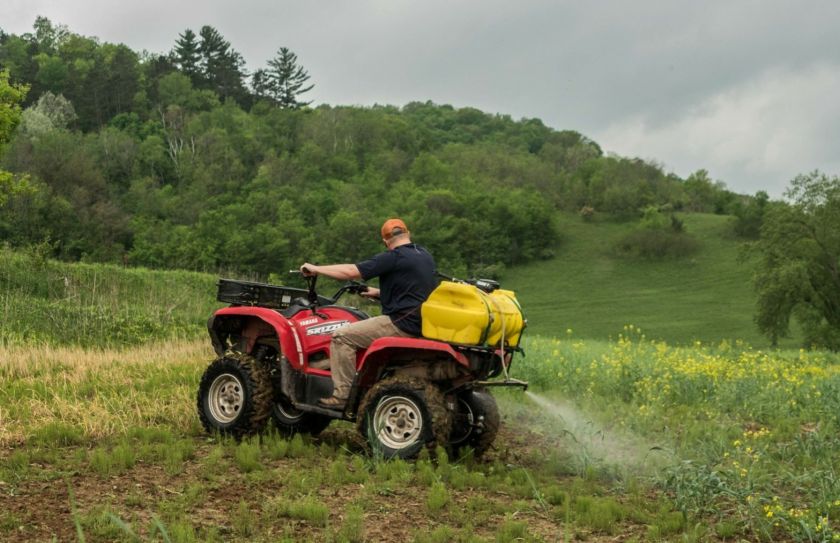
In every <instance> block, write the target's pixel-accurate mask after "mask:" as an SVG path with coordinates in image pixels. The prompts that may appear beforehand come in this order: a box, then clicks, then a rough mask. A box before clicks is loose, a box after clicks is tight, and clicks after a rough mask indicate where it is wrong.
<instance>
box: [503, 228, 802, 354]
mask: <svg viewBox="0 0 840 543" xmlns="http://www.w3.org/2000/svg"><path fill="white" fill-rule="evenodd" d="M680 218H681V219H683V220H684V222H685V228H686V231H687V232H688V234H689V235H691V236H694V237H695V238H696V239H697V240H699V241H700V249H699V251H698V252H697V253H696V254H695V255H693V256H691V257H687V258H683V259H679V260H665V261H660V262H650V261H644V260H628V259H623V258H619V257H617V256H616V255H615V252H614V250H613V247H614V245H615V243H616V242H617V241H618V240H619V239H620V238H621V237H622V236H624V235H625V234H626V233H627V232H628V231H629V230H630V229H631V228H633V226H634V224H632V223H616V222H608V221H604V222H593V223H585V222H583V221H582V220H581V219H580V218H579V217H577V216H573V215H561V216H560V224H561V230H562V231H563V232H564V241H563V244H562V245H561V246H560V248H559V249H558V250H557V256H556V257H555V258H554V259H552V260H548V261H543V262H537V263H534V264H530V265H528V266H524V267H520V268H514V269H511V270H509V271H508V272H507V273H506V274H505V276H504V277H503V281H502V283H503V285H504V286H505V288H510V289H512V290H515V291H516V293H517V295H518V297H519V300H520V301H521V302H522V305H523V307H524V308H525V311H526V314H527V317H528V321H529V326H530V327H531V331H532V332H533V333H537V334H542V335H546V336H557V335H563V334H565V331H566V330H567V329H572V330H573V331H574V334H575V336H577V337H583V338H588V339H607V338H609V337H613V338H614V337H617V335H618V334H619V333H620V332H621V330H622V327H623V326H624V325H626V324H633V325H636V326H638V327H640V328H642V329H643V330H645V332H646V333H647V334H648V335H649V336H650V337H653V338H657V339H664V340H666V341H669V342H672V343H682V344H688V343H691V342H693V341H695V340H700V341H704V342H708V341H712V342H717V341H720V340H722V339H730V340H732V341H735V340H741V341H746V342H747V343H750V344H752V345H755V346H758V347H762V346H767V345H768V344H769V342H768V340H767V339H766V338H765V337H763V336H761V335H760V334H759V332H758V330H757V328H756V327H755V325H754V324H753V320H752V317H753V313H754V309H755V299H756V298H755V293H754V291H753V289H752V285H751V283H750V278H751V274H752V272H751V270H750V267H749V264H748V263H746V262H741V261H739V254H740V252H741V242H740V241H738V240H737V239H735V238H733V237H732V236H731V234H730V230H731V227H730V221H731V220H732V218H731V217H725V216H720V215H702V214H686V215H681V216H680ZM782 346H783V347H798V346H799V343H798V339H797V338H793V339H788V340H783V341H782Z"/></svg>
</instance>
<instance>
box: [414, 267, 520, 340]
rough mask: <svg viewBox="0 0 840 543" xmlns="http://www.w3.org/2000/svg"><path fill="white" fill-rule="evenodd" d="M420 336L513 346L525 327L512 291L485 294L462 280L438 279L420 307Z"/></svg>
mask: <svg viewBox="0 0 840 543" xmlns="http://www.w3.org/2000/svg"><path fill="white" fill-rule="evenodd" d="M420 315H421V316H422V319H423V337H426V338H429V339H437V340H440V341H446V342H449V343H458V344H462V345H490V346H498V345H500V344H501V342H502V336H504V342H505V345H508V346H511V347H516V346H518V345H519V338H520V336H521V335H522V330H523V329H524V328H525V318H524V317H523V315H522V308H521V307H520V306H519V302H517V301H516V295H515V294H514V293H513V291H510V290H502V289H497V290H494V291H493V292H492V293H491V294H488V293H486V292H484V291H482V290H481V289H479V288H477V287H475V286H473V285H468V284H464V283H455V282H452V281H442V282H441V283H440V285H439V286H438V287H437V288H436V289H435V290H434V291H432V294H431V295H430V296H429V299H428V300H426V301H425V302H424V303H423V305H422V307H421V309H420Z"/></svg>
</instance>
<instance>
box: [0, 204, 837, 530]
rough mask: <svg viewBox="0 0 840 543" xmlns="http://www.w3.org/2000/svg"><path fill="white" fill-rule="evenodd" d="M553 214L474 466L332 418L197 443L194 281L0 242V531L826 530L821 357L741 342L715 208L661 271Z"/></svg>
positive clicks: (829, 418)
mask: <svg viewBox="0 0 840 543" xmlns="http://www.w3.org/2000/svg"><path fill="white" fill-rule="evenodd" d="M563 220H564V222H565V224H564V231H565V232H566V233H567V236H566V240H565V242H564V244H563V245H562V247H561V248H560V250H559V253H558V257H557V258H556V259H555V260H553V261H547V262H542V263H537V264H533V265H531V266H528V267H526V268H522V269H520V270H511V271H510V272H509V273H508V277H507V278H506V279H505V280H504V284H505V286H506V287H508V288H514V289H516V290H517V292H518V294H519V296H520V300H521V301H522V303H523V306H524V307H525V309H526V312H527V316H528V317H529V321H530V327H529V330H528V333H527V334H526V336H525V339H524V344H523V346H524V348H525V352H526V357H525V358H524V359H523V358H520V359H519V361H518V362H517V363H516V365H515V367H514V375H515V376H517V377H521V378H524V379H527V380H530V381H531V383H532V387H531V389H530V390H529V391H528V392H527V393H526V394H525V395H523V394H522V393H520V392H513V391H499V392H498V394H497V398H498V400H499V403H500V407H501V411H502V413H503V426H502V431H501V433H500V436H499V438H498V439H497V441H496V444H495V446H494V448H493V449H491V450H490V451H489V453H488V454H487V455H486V457H485V458H484V459H482V460H480V461H479V460H476V459H473V458H471V457H466V458H461V459H458V460H451V459H448V458H447V457H446V455H445V454H443V453H442V451H440V450H438V451H430V452H429V453H428V454H425V453H424V455H423V457H421V459H419V460H417V461H414V462H402V461H396V462H384V461H382V460H381V459H378V458H376V457H375V456H373V455H371V454H370V453H369V451H367V450H366V448H365V447H364V444H363V441H362V439H361V438H360V437H359V436H358V435H357V434H356V432H355V430H354V429H353V428H352V427H351V426H350V425H349V424H345V423H337V424H333V425H332V426H330V427H329V428H328V429H327V430H326V431H325V432H324V433H323V434H322V435H321V436H320V437H318V438H315V439H311V438H305V439H304V438H300V437H295V438H293V439H286V438H284V437H281V436H279V435H277V434H276V433H274V432H272V431H270V432H269V433H267V434H265V435H263V436H261V437H255V438H251V439H246V440H244V441H242V442H235V441H230V440H224V439H218V438H215V437H212V436H208V435H206V434H205V433H204V432H203V430H202V429H201V427H200V424H199V422H198V418H197V415H196V413H195V394H196V387H197V383H198V380H199V377H200V375H201V373H202V371H203V370H204V368H205V367H206V365H207V363H208V362H209V360H210V359H211V358H212V357H213V353H212V351H211V349H210V347H209V344H208V342H207V341H206V338H205V337H204V334H205V333H206V332H205V329H204V323H205V321H206V318H207V316H208V315H209V314H210V313H211V312H212V310H213V309H214V308H215V307H218V304H217V303H216V302H215V301H214V298H215V296H214V294H215V287H214V283H215V279H216V278H215V277H214V276H211V275H207V274H196V273H186V272H154V271H149V270H139V269H123V268H120V267H116V266H105V265H87V264H77V265H70V264H63V263H57V262H52V261H48V260H44V259H42V258H39V257H38V255H37V254H32V253H29V254H22V253H14V252H10V251H8V250H2V249H0V497H1V499H0V502H2V503H3V507H2V508H0V541H49V540H59V541H67V540H77V541H147V540H148V541H231V540H254V541H335V542H339V541H348V542H349V541H371V542H372V541H417V542H426V541H429V542H443V541H474V542H479V541H484V542H486V541H497V542H499V541H545V542H556V541H572V540H585V541H617V540H622V541H625V540H626V541H633V540H635V541H710V540H712V541H740V540H747V541H788V540H791V541H837V540H840V533H839V532H840V525H838V523H840V477H838V476H837V473H838V471H840V458H838V455H837V454H836V451H837V450H838V448H840V438H838V437H837V436H838V435H840V359H838V357H837V355H830V354H826V353H819V352H806V351H800V350H795V349H794V350H782V351H778V350H772V351H768V350H766V349H763V347H762V346H764V345H765V344H766V342H765V341H764V339H763V338H762V337H760V336H758V335H757V334H756V332H755V330H754V328H753V326H752V322H751V315H752V304H753V294H752V291H751V288H750V285H749V269H748V267H747V266H746V265H744V264H741V263H739V262H738V260H737V256H738V244H737V242H735V241H734V240H732V239H729V238H728V237H727V231H728V229H727V224H726V218H722V217H716V216H703V215H692V216H687V217H685V222H686V226H687V229H688V231H689V232H690V233H693V234H694V235H696V236H697V237H698V238H700V239H701V240H702V247H701V249H700V251H699V252H698V253H697V254H696V255H695V256H694V257H692V258H690V259H687V260H683V261H671V262H662V263H650V262H641V261H626V260H621V259H617V258H615V257H614V256H613V254H612V252H611V250H610V247H611V245H612V243H613V241H614V240H616V239H618V238H619V237H620V236H622V235H623V234H624V233H625V232H626V231H627V230H628V228H630V226H629V225H627V224H616V223H595V224H586V223H583V222H580V221H579V220H578V219H576V218H574V219H573V218H571V217H566V218H565V219H563ZM630 323H633V324H632V325H631V324H630ZM537 333H540V334H543V336H542V337H540V336H539V335H537ZM607 338H611V339H609V340H608V339H607ZM659 338H664V339H666V340H667V343H666V342H663V341H659ZM727 338H731V339H727ZM698 340H700V341H698ZM750 344H752V345H754V346H752V347H751V346H750ZM788 345H789V346H790V345H795V341H794V340H790V341H789V343H788Z"/></svg>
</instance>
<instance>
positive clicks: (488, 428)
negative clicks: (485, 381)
mask: <svg viewBox="0 0 840 543" xmlns="http://www.w3.org/2000/svg"><path fill="white" fill-rule="evenodd" d="M453 418H454V422H453V425H452V426H453V428H452V434H451V436H450V448H451V450H452V455H453V456H455V457H457V456H458V453H459V452H460V451H461V450H462V449H463V448H465V447H470V448H472V450H473V454H474V455H475V457H476V458H478V457H479V456H481V455H482V454H484V453H485V452H487V449H489V448H490V445H492V444H493V441H494V440H495V439H496V435H497V434H498V433H499V426H500V425H501V418H500V417H499V407H498V406H497V405H496V399H495V398H494V397H493V396H492V395H491V394H490V392H488V391H487V390H484V389H478V390H472V391H469V392H467V393H464V394H459V395H458V409H457V412H456V414H455V416H454V417H453Z"/></svg>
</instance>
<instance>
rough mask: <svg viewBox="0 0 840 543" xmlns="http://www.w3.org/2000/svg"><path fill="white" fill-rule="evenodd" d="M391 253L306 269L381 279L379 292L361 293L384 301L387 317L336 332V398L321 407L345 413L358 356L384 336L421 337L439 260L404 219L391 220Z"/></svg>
mask: <svg viewBox="0 0 840 543" xmlns="http://www.w3.org/2000/svg"><path fill="white" fill-rule="evenodd" d="M381 235H382V243H384V244H385V247H387V251H384V252H382V253H379V254H377V255H376V256H373V257H371V258H369V259H367V260H364V261H362V262H359V263H358V264H333V265H329V266H316V265H314V264H309V263H306V264H304V265H302V266H301V267H300V271H301V273H302V274H303V275H305V276H315V275H326V276H327V277H331V278H333V279H338V280H340V281H348V280H357V279H362V281H368V280H370V279H372V278H374V277H378V278H379V288H378V289H377V288H373V287H368V289H367V290H366V291H365V292H362V293H361V295H362V296H365V297H368V298H379V300H380V302H381V304H382V315H381V316H379V317H373V318H370V319H365V320H362V321H358V322H354V323H351V324H348V325H347V326H344V327H343V328H339V329H338V330H336V331H335V333H333V336H332V341H331V342H330V358H329V364H330V365H329V367H330V372H331V374H332V380H333V394H332V396H330V397H328V398H323V399H321V400H319V401H318V405H321V406H323V407H326V408H329V409H333V410H337V411H340V410H343V409H344V407H345V405H346V404H347V398H348V396H349V394H350V386H351V384H352V382H353V378H354V377H355V375H356V352H357V351H358V350H360V349H367V348H368V347H369V346H370V344H371V343H373V341H374V340H375V339H377V338H380V337H388V336H393V337H417V336H420V335H421V329H422V328H421V320H420V305H421V304H422V303H423V302H425V301H426V299H427V298H428V297H429V294H431V293H432V291H433V290H434V289H435V287H436V286H437V279H436V277H435V260H434V258H432V255H431V254H429V252H428V251H427V250H426V249H424V248H423V247H421V246H419V245H417V244H415V243H412V241H411V237H410V236H411V232H410V231H409V230H408V227H407V226H406V225H405V223H404V222H403V221H402V220H401V219H388V220H387V221H385V223H384V224H383V225H382V229H381Z"/></svg>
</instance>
